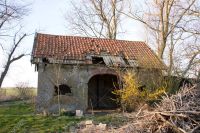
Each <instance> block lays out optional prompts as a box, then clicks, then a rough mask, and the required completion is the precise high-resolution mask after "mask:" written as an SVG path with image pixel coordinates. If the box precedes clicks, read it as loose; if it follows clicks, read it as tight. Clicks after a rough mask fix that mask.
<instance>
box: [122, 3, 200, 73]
mask: <svg viewBox="0 0 200 133" xmlns="http://www.w3.org/2000/svg"><path fill="white" fill-rule="evenodd" d="M199 3H200V1H199V0H181V1H180V0H146V1H145V2H144V3H143V4H142V5H144V8H141V7H140V10H139V9H134V10H133V8H135V7H130V11H129V13H128V14H127V13H123V14H124V15H126V16H128V17H130V18H132V19H134V20H136V21H139V22H141V23H143V24H144V25H145V26H146V27H147V29H148V30H149V32H151V34H150V38H151V40H152V41H153V43H154V44H156V49H157V50H156V51H157V55H158V57H159V58H160V59H161V60H165V61H166V60H167V61H166V62H167V63H168V64H169V65H168V66H169V69H168V73H169V74H171V73H172V71H173V70H174V68H175V63H176V62H175V59H174V58H175V57H176V56H180V55H181V54H182V55H183V52H181V50H180V48H182V47H184V48H186V47H187V46H190V45H191V43H194V41H193V40H195V37H197V36H198V35H199V33H200V32H199V30H197V28H196V26H197V25H199V23H200V19H199V16H200V15H199V14H200V6H199ZM141 9H142V10H141ZM193 45H198V44H197V42H196V43H195V44H193ZM183 51H184V50H183ZM175 53H176V54H178V55H175ZM195 57H196V56H195ZM182 59H183V57H182ZM189 62H193V60H192V58H191V59H190V61H189ZM187 66H188V68H189V69H190V64H188V65H187ZM185 70H187V68H186V69H185ZM183 74H185V72H184V73H183Z"/></svg>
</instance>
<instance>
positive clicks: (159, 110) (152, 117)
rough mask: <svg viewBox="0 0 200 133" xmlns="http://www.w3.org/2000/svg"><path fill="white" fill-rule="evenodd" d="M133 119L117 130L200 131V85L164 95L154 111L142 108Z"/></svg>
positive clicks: (158, 132) (176, 132)
mask: <svg viewBox="0 0 200 133" xmlns="http://www.w3.org/2000/svg"><path fill="white" fill-rule="evenodd" d="M132 118H133V121H132V122H130V123H129V124H128V125H126V126H123V127H121V128H120V129H117V130H116V132H126V133H129V132H130V133H131V132H136V133H137V132H138V133H141V132H147V133H169V132H170V133H188V132H189V133H200V85H195V86H193V87H190V88H188V87H185V88H182V89H181V90H180V91H179V92H178V93H177V94H175V95H172V96H168V95H167V94H166V96H164V97H162V101H161V103H159V104H158V105H156V108H155V109H154V110H152V111H147V110H142V109H141V110H140V111H139V112H138V113H137V114H136V115H132Z"/></svg>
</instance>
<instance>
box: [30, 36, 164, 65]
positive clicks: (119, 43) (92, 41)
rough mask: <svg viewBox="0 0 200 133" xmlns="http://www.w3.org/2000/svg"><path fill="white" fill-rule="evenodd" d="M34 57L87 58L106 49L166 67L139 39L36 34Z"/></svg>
mask: <svg viewBox="0 0 200 133" xmlns="http://www.w3.org/2000/svg"><path fill="white" fill-rule="evenodd" d="M34 45H35V46H34V48H33V55H32V56H33V58H43V57H46V58H48V57H54V58H58V59H75V60H85V55H86V54H87V53H90V52H91V51H94V53H95V54H97V55H98V54H100V53H101V52H102V51H106V52H107V53H109V54H110V55H113V56H114V55H119V54H120V53H122V52H123V54H124V55H125V57H126V58H127V59H132V60H137V61H138V62H139V63H140V65H143V66H144V65H146V66H147V67H153V68H165V65H164V64H163V63H162V61H160V60H159V59H158V57H157V56H156V55H155V53H154V52H153V51H152V50H151V49H150V48H149V47H148V46H147V45H146V44H145V43H144V42H139V41H125V40H113V39H102V38H89V37H78V36H61V35H49V34H41V33H37V34H36V39H35V42H34Z"/></svg>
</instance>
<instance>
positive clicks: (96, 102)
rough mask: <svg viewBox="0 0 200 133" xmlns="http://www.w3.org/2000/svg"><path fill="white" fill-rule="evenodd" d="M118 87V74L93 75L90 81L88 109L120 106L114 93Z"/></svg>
mask: <svg viewBox="0 0 200 133" xmlns="http://www.w3.org/2000/svg"><path fill="white" fill-rule="evenodd" d="M118 87H119V85H118V82H117V76H115V75H108V74H105V75H96V76H93V77H92V78H91V79H90V80H89V83H88V109H116V108H118V107H119V105H118V104H117V102H116V98H117V96H116V95H115V94H113V93H112V92H113V90H114V89H118Z"/></svg>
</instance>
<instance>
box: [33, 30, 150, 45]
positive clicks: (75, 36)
mask: <svg viewBox="0 0 200 133" xmlns="http://www.w3.org/2000/svg"><path fill="white" fill-rule="evenodd" d="M36 34H39V35H47V36H62V37H74V38H87V39H95V40H108V41H124V42H139V43H145V44H146V42H145V41H135V40H125V39H124V40H123V39H110V38H95V37H86V36H77V35H74V36H72V35H58V34H48V33H39V32H37V33H36Z"/></svg>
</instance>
